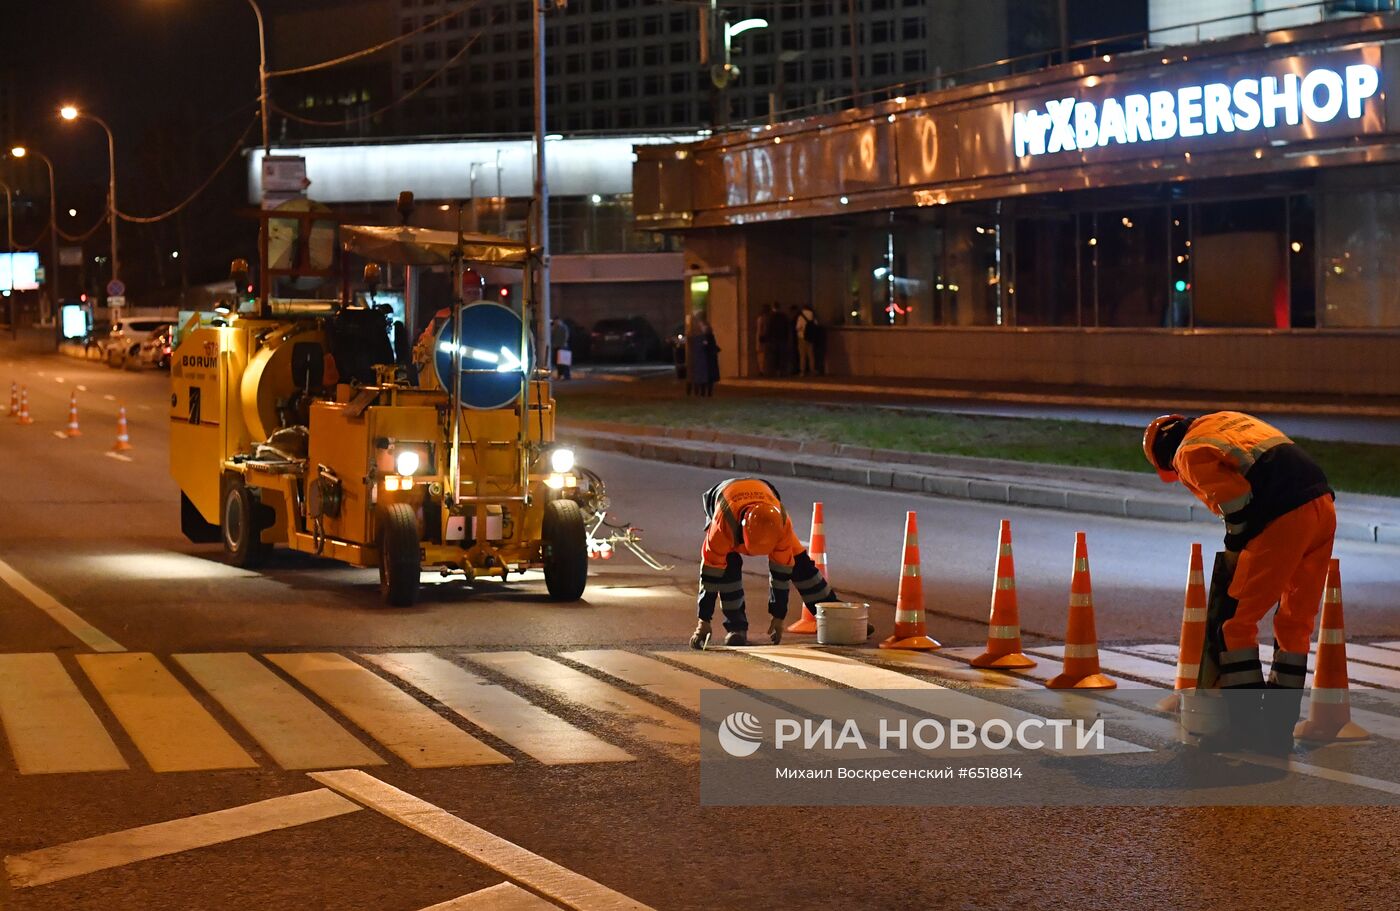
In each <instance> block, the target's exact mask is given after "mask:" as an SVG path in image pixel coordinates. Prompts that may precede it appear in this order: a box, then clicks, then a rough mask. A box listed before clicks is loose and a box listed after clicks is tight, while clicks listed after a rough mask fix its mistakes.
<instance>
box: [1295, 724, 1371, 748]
mask: <svg viewBox="0 0 1400 911" xmlns="http://www.w3.org/2000/svg"><path fill="white" fill-rule="evenodd" d="M1311 723H1312V722H1311V720H1310V719H1304V720H1302V721H1300V722H1298V726H1297V727H1295V728H1294V729H1293V736H1294V737H1296V738H1297V739H1299V740H1301V741H1303V742H1304V743H1361V742H1362V741H1365V740H1370V739H1371V732H1370V731H1368V730H1366V729H1365V728H1363V727H1362V726H1361V725H1359V724H1357V723H1356V722H1355V721H1348V722H1347V723H1346V724H1344V725H1342V726H1341V728H1339V729H1338V730H1337V732H1336V733H1335V734H1327V733H1325V731H1320V730H1316V729H1313V728H1311V727H1309V725H1310V724H1311Z"/></svg>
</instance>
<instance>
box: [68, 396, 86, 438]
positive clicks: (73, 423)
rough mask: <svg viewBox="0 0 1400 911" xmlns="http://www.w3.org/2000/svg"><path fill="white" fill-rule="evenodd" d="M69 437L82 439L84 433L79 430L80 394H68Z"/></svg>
mask: <svg viewBox="0 0 1400 911" xmlns="http://www.w3.org/2000/svg"><path fill="white" fill-rule="evenodd" d="M67 433H68V436H70V437H80V436H82V435H83V432H82V431H81V430H79V429H78V393H76V392H70V393H69V394H68V431H67Z"/></svg>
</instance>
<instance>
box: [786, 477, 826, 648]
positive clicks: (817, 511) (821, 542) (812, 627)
mask: <svg viewBox="0 0 1400 911" xmlns="http://www.w3.org/2000/svg"><path fill="white" fill-rule="evenodd" d="M807 556H809V557H811V558H812V562H813V563H815V564H816V565H817V569H819V570H821V573H822V576H823V577H824V578H825V579H826V580H827V581H828V582H829V581H831V577H830V576H828V575H827V574H826V526H825V524H824V522H823V517H822V504H821V503H813V504H812V537H810V538H808V539H807ZM787 631H788V632H790V633H815V632H816V631H817V618H816V615H814V614H813V613H812V611H811V609H810V608H808V607H807V605H806V604H803V605H802V616H801V617H799V618H797V619H796V620H794V621H793V622H792V624H791V625H790V626H789V627H788V628H787Z"/></svg>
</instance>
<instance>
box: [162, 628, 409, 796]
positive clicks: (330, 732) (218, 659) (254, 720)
mask: <svg viewBox="0 0 1400 911" xmlns="http://www.w3.org/2000/svg"><path fill="white" fill-rule="evenodd" d="M174 657H175V660H176V661H177V662H179V664H180V666H181V667H183V668H184V669H185V670H186V671H187V672H188V673H189V675H190V676H191V677H193V678H194V679H195V680H196V681H197V682H198V683H199V685H200V686H202V687H204V689H205V691H206V692H208V693H209V695H211V696H213V697H214V698H215V699H216V700H218V702H219V704H220V705H222V706H223V707H224V710H225V711H227V712H228V713H229V714H230V715H232V716H233V717H234V719H235V720H236V721H237V722H238V723H239V724H241V725H242V726H243V728H244V730H246V731H247V732H248V733H249V734H251V735H252V736H253V739H254V740H256V741H257V742H258V745H259V746H260V747H262V748H263V749H264V750H265V751H266V752H267V754H268V755H269V756H271V757H272V758H273V760H274V761H275V762H276V763H277V764H278V765H280V766H281V767H282V768H284V769H335V768H344V767H346V766H363V765H383V764H384V760H383V759H381V758H379V757H378V756H376V755H375V754H374V752H373V751H372V750H370V748H369V747H367V746H365V745H364V744H363V743H360V741H358V740H356V739H355V738H354V737H353V736H352V735H351V734H350V733H349V732H348V731H346V730H345V729H344V728H343V727H341V726H340V725H339V724H338V723H336V721H335V720H334V719H333V718H331V717H330V716H329V715H327V714H326V713H325V712H324V711H322V710H321V709H319V708H317V707H316V705H315V704H314V703H312V702H311V700H309V699H307V698H306V697H305V696H303V695H302V694H301V693H300V692H298V691H297V689H296V688H295V687H293V686H292V685H291V684H289V683H287V682H286V681H285V680H283V679H282V678H281V677H278V676H277V675H276V674H275V673H273V672H272V670H271V669H269V668H268V667H267V665H265V664H263V663H261V662H260V661H258V659H256V658H254V657H253V656H252V655H249V654H245V653H242V652H210V653H203V654H190V655H176V656H174Z"/></svg>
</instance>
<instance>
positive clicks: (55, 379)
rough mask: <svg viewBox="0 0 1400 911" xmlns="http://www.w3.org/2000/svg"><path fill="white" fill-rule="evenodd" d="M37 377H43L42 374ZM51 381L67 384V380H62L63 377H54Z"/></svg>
mask: <svg viewBox="0 0 1400 911" xmlns="http://www.w3.org/2000/svg"><path fill="white" fill-rule="evenodd" d="M39 375H40V376H43V374H42V373H41V374H39ZM53 381H54V382H55V383H66V382H67V380H65V379H64V378H63V377H61V376H56V377H54V378H53Z"/></svg>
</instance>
